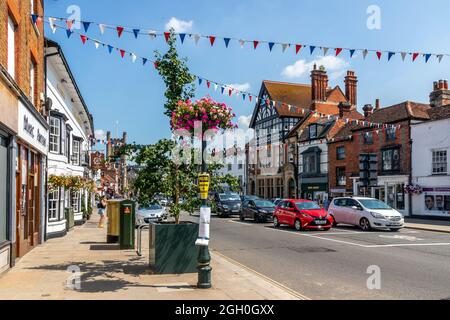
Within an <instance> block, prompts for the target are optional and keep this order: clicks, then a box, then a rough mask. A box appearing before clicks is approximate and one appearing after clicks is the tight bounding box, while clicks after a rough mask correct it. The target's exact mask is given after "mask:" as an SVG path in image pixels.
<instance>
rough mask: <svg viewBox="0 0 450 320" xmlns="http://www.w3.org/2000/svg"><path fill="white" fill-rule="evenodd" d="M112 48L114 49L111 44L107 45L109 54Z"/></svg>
mask: <svg viewBox="0 0 450 320" xmlns="http://www.w3.org/2000/svg"><path fill="white" fill-rule="evenodd" d="M113 49H114V48H113V46H110V45H108V51H109V54H111V53H112V51H113Z"/></svg>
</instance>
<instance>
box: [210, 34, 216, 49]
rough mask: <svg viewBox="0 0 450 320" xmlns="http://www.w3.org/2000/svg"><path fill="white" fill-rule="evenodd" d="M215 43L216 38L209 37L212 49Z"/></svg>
mask: <svg viewBox="0 0 450 320" xmlns="http://www.w3.org/2000/svg"><path fill="white" fill-rule="evenodd" d="M214 41H216V37H214V36H209V42H210V43H211V47H212V46H213V45H214Z"/></svg>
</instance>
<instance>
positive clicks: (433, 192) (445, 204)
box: [412, 186, 450, 219]
mask: <svg viewBox="0 0 450 320" xmlns="http://www.w3.org/2000/svg"><path fill="white" fill-rule="evenodd" d="M412 198H413V214H414V215H415V216H421V217H430V218H432V217H440V218H441V217H445V218H449V219H450V186H449V187H423V188H422V193H420V194H415V195H413V196H412Z"/></svg>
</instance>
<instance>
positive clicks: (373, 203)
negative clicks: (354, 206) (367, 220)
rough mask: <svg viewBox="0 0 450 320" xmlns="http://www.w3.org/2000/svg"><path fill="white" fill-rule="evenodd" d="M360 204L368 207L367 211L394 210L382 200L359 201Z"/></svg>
mask: <svg viewBox="0 0 450 320" xmlns="http://www.w3.org/2000/svg"><path fill="white" fill-rule="evenodd" d="M358 201H359V202H361V204H362V205H363V206H364V207H366V208H367V209H373V210H377V209H378V210H391V209H392V208H391V207H389V206H388V205H387V204H386V203H384V202H383V201H380V200H376V199H359V200H358Z"/></svg>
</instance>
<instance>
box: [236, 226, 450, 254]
mask: <svg viewBox="0 0 450 320" xmlns="http://www.w3.org/2000/svg"><path fill="white" fill-rule="evenodd" d="M229 221H230V222H233V223H238V224H242V225H245V226H248V227H251V226H253V225H251V224H248V223H245V222H240V221H234V220H229ZM268 230H273V231H278V232H284V233H288V234H291V235H294V236H301V237H309V238H314V239H319V240H325V241H331V242H337V243H342V244H347V245H351V246H357V247H361V248H369V249H373V248H388V247H411V246H450V243H396V244H380V245H377V244H376V245H364V244H359V243H354V242H349V241H343V240H337V239H327V238H322V236H326V235H328V234H330V233H324V234H319V235H320V236H319V235H315V234H304V233H295V232H292V231H286V230H280V229H274V228H268ZM349 233H351V232H348V233H346V232H342V233H339V234H349ZM356 233H362V234H368V235H373V233H366V232H356ZM330 235H331V234H330Z"/></svg>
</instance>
